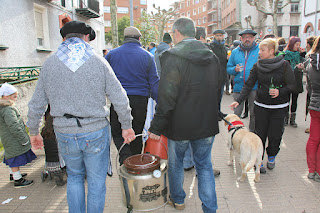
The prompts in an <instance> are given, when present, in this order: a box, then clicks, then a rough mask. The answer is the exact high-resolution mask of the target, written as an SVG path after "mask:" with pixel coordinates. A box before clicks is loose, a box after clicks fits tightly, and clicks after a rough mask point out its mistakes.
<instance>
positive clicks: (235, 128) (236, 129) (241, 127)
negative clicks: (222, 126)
mask: <svg viewBox="0 0 320 213" xmlns="http://www.w3.org/2000/svg"><path fill="white" fill-rule="evenodd" d="M219 117H220V118H221V119H222V120H223V121H224V122H226V123H227V124H228V125H229V126H230V127H231V128H230V129H229V130H228V132H230V131H232V130H234V131H233V133H232V134H231V146H230V150H233V149H234V147H233V143H232V138H233V136H234V134H235V133H236V132H237V131H238V130H239V129H243V128H244V126H235V125H233V124H232V123H231V122H229V121H227V120H226V119H224V117H223V116H222V113H219ZM241 123H242V122H241ZM242 124H243V123H242Z"/></svg>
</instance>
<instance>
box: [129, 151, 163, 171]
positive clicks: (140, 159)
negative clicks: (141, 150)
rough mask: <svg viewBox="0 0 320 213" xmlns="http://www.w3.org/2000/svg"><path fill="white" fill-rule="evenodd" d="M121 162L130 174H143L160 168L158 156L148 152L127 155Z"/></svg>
mask: <svg viewBox="0 0 320 213" xmlns="http://www.w3.org/2000/svg"><path fill="white" fill-rule="evenodd" d="M123 164H124V166H125V167H126V168H127V170H128V172H129V173H131V174H145V173H149V172H153V170H155V169H159V168H160V158H159V157H158V156H154V155H150V154H138V155H133V156H131V157H128V158H127V159H126V160H125V161H124V162H123Z"/></svg>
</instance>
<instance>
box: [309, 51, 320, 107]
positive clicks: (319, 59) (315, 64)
mask: <svg viewBox="0 0 320 213" xmlns="http://www.w3.org/2000/svg"><path fill="white" fill-rule="evenodd" d="M310 58H311V63H310V64H309V65H308V67H307V72H308V80H309V81H308V82H309V86H310V90H309V92H310V93H311V97H310V105H309V109H311V110H315V111H320V55H319V54H311V56H310Z"/></svg>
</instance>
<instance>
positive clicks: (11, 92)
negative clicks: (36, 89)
mask: <svg viewBox="0 0 320 213" xmlns="http://www.w3.org/2000/svg"><path fill="white" fill-rule="evenodd" d="M0 97H1V98H0V138H1V142H2V144H3V147H4V150H5V152H4V159H3V163H5V164H6V165H8V166H9V167H10V180H12V181H13V180H14V187H15V188H20V187H26V186H30V185H32V184H33V180H26V179H25V178H24V176H26V175H27V174H21V173H20V166H24V165H26V164H27V163H30V162H31V161H32V160H34V159H35V158H36V157H37V156H36V155H35V154H34V153H33V152H32V150H31V144H30V138H29V135H28V134H27V132H26V128H25V124H24V122H23V120H22V118H21V116H20V113H19V111H18V109H17V108H15V107H14V106H13V104H14V103H15V102H16V101H17V97H18V91H17V89H16V88H15V87H14V86H12V85H10V84H8V83H5V84H3V85H2V86H1V88H0Z"/></svg>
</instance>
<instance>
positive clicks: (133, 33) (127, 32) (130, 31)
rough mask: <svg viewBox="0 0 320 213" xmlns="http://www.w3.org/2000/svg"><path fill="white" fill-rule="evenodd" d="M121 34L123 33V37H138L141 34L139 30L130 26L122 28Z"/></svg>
mask: <svg viewBox="0 0 320 213" xmlns="http://www.w3.org/2000/svg"><path fill="white" fill-rule="evenodd" d="M123 34H124V37H140V36H141V33H140V30H139V29H138V28H135V27H132V26H130V27H127V28H126V29H124V32H123Z"/></svg>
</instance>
